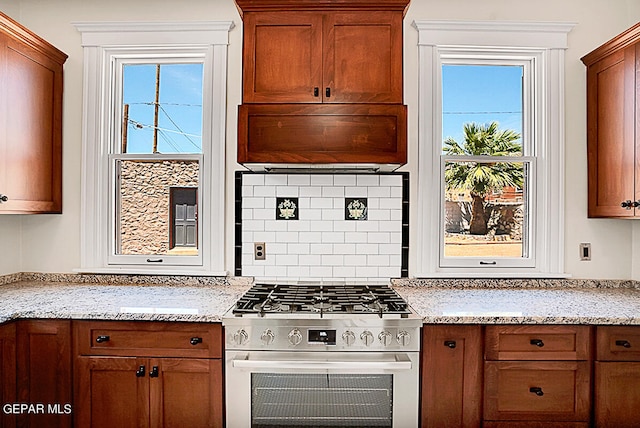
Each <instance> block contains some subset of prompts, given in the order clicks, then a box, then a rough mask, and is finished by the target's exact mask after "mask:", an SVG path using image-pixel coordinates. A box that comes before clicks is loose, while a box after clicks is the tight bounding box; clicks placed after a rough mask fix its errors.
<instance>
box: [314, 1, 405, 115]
mask: <svg viewBox="0 0 640 428" xmlns="http://www.w3.org/2000/svg"><path fill="white" fill-rule="evenodd" d="M323 51H324V60H323V70H324V72H323V82H324V83H323V89H324V91H323V93H322V95H323V96H324V98H323V102H325V103H328V102H330V103H398V104H400V103H402V14H401V13H398V12H367V13H360V12H336V13H327V14H326V15H325V18H324V32H323Z"/></svg>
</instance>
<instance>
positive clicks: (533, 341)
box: [529, 339, 544, 348]
mask: <svg viewBox="0 0 640 428" xmlns="http://www.w3.org/2000/svg"><path fill="white" fill-rule="evenodd" d="M529 343H531V344H532V345H535V346H537V347H538V348H542V347H543V346H544V342H543V341H542V340H540V339H531V341H530V342H529Z"/></svg>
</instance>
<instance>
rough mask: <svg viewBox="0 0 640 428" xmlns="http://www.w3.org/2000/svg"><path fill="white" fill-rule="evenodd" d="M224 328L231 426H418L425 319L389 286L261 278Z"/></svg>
mask: <svg viewBox="0 0 640 428" xmlns="http://www.w3.org/2000/svg"><path fill="white" fill-rule="evenodd" d="M223 324H224V326H225V334H226V350H225V376H226V420H227V427H228V428H247V427H253V428H273V427H361V428H362V427H390V428H391V427H392V428H412V427H417V426H418V384H419V379H418V377H419V375H418V374H419V349H420V328H421V325H422V320H421V319H420V318H419V317H418V316H417V315H416V314H415V313H414V312H413V311H412V310H411V308H410V306H409V305H408V304H407V303H406V302H405V301H404V300H403V299H402V298H401V297H400V296H399V295H398V294H397V293H396V292H395V291H394V290H393V289H392V288H390V287H389V286H387V285H300V284H295V285H284V284H277V285H276V284H258V285H255V286H254V287H252V288H251V289H250V290H249V291H248V292H247V293H246V294H245V295H244V296H243V297H242V298H241V299H240V300H239V301H238V302H237V303H236V305H235V306H234V307H233V308H232V310H230V311H229V312H228V313H227V314H226V315H225V316H224V318H223Z"/></svg>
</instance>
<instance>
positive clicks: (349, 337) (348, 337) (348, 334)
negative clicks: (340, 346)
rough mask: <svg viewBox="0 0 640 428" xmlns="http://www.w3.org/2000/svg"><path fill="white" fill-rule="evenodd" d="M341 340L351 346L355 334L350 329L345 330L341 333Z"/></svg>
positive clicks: (354, 339)
mask: <svg viewBox="0 0 640 428" xmlns="http://www.w3.org/2000/svg"><path fill="white" fill-rule="evenodd" d="M342 340H343V341H344V343H345V344H346V345H347V346H351V345H353V344H354V343H355V341H356V335H355V334H353V332H352V331H351V330H347V331H345V332H344V333H342Z"/></svg>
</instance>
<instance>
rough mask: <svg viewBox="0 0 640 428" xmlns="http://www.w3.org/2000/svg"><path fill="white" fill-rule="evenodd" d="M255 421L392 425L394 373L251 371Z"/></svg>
mask: <svg viewBox="0 0 640 428" xmlns="http://www.w3.org/2000/svg"><path fill="white" fill-rule="evenodd" d="M251 392H252V394H251V397H252V398H251V426H252V427H253V428H276V427H360V428H365V427H391V426H392V407H393V395H392V393H393V375H387V374H380V375H370V374H277V373H253V374H252V375H251Z"/></svg>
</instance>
